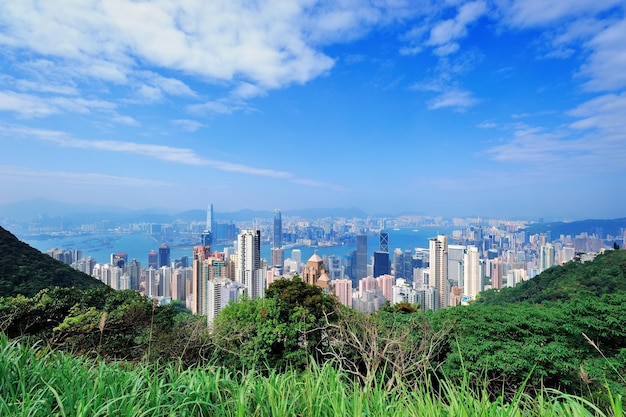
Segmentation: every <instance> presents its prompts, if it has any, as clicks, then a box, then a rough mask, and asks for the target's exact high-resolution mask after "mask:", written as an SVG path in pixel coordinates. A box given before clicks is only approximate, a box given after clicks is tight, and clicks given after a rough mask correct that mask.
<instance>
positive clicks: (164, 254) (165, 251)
mask: <svg viewBox="0 0 626 417" xmlns="http://www.w3.org/2000/svg"><path fill="white" fill-rule="evenodd" d="M162 266H170V247H169V246H168V245H167V243H163V244H162V245H161V246H159V268H161V267H162Z"/></svg>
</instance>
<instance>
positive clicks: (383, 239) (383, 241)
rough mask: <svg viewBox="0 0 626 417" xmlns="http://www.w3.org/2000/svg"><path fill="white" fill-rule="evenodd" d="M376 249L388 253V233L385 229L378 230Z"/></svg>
mask: <svg viewBox="0 0 626 417" xmlns="http://www.w3.org/2000/svg"><path fill="white" fill-rule="evenodd" d="M378 250H380V251H381V252H387V253H389V233H387V231H386V230H381V231H380V248H379V249H378Z"/></svg>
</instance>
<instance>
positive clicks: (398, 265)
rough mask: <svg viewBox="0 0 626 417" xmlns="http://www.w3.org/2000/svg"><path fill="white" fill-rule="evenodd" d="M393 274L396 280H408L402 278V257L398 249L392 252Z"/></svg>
mask: <svg viewBox="0 0 626 417" xmlns="http://www.w3.org/2000/svg"><path fill="white" fill-rule="evenodd" d="M393 274H394V276H395V277H396V278H408V277H405V276H404V255H403V254H402V249H399V248H396V249H394V250H393Z"/></svg>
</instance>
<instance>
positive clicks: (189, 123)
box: [171, 119, 204, 132]
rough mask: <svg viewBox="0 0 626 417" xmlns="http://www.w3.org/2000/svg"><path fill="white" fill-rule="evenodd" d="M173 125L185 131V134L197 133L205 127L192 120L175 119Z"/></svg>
mask: <svg viewBox="0 0 626 417" xmlns="http://www.w3.org/2000/svg"><path fill="white" fill-rule="evenodd" d="M171 123H172V125H174V126H176V127H178V128H180V129H182V130H184V131H185V132H195V131H197V130H198V129H200V128H202V127H204V125H203V124H202V123H200V122H199V121H197V120H191V119H175V120H172V121H171Z"/></svg>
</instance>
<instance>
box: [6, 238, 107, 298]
mask: <svg viewBox="0 0 626 417" xmlns="http://www.w3.org/2000/svg"><path fill="white" fill-rule="evenodd" d="M104 285H105V284H103V283H102V282H100V281H98V280H97V279H95V278H93V277H90V276H89V275H87V274H84V273H82V272H80V271H77V270H75V269H73V268H71V267H70V266H69V265H66V264H64V263H62V262H59V261H57V260H55V259H53V258H51V257H49V256H48V255H46V254H43V253H41V252H40V251H38V250H37V249H35V248H33V247H31V246H29V245H27V244H26V243H24V242H21V241H20V240H19V239H18V238H16V237H15V236H14V235H13V234H11V233H10V232H9V231H8V230H6V229H4V228H2V227H0V297H13V296H15V295H18V294H22V295H25V296H27V297H32V296H34V295H35V294H37V292H39V291H40V290H42V289H44V288H52V287H76V288H81V289H87V288H93V287H100V286H104Z"/></svg>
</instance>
